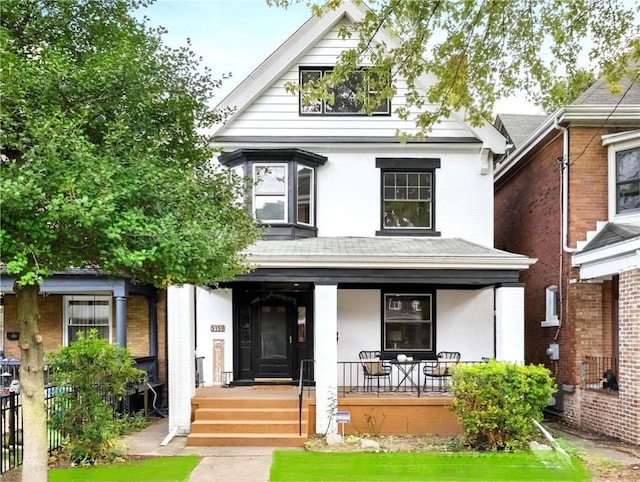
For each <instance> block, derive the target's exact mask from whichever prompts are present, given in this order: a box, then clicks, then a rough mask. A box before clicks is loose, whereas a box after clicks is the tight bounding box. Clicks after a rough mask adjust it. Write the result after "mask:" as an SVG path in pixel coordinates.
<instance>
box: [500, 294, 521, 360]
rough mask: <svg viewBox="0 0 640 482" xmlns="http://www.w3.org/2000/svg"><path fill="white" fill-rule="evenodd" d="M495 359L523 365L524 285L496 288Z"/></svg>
mask: <svg viewBox="0 0 640 482" xmlns="http://www.w3.org/2000/svg"><path fill="white" fill-rule="evenodd" d="M496 359H497V360H502V361H510V362H516V363H524V285H523V284H516V283H514V284H509V285H506V284H505V285H501V286H496Z"/></svg>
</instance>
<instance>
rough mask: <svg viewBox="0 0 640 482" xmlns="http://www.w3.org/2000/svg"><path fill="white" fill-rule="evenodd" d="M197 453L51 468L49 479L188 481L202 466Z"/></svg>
mask: <svg viewBox="0 0 640 482" xmlns="http://www.w3.org/2000/svg"><path fill="white" fill-rule="evenodd" d="M199 460H200V458H199V457H198V456H197V455H187V456H183V457H157V458H151V459H145V460H139V461H136V462H123V463H118V464H111V465H101V466H98V467H78V468H71V469H51V470H49V482H93V481H101V482H107V481H108V482H140V481H149V482H150V481H153V482H186V481H187V480H189V475H190V474H191V472H192V471H193V469H195V468H196V465H198V462H199Z"/></svg>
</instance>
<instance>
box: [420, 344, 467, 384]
mask: <svg viewBox="0 0 640 482" xmlns="http://www.w3.org/2000/svg"><path fill="white" fill-rule="evenodd" d="M437 357H438V359H437V360H434V361H433V362H427V363H426V364H425V366H424V367H423V368H422V372H423V373H424V388H423V389H424V390H426V389H427V380H428V379H429V378H431V382H432V386H433V382H434V381H435V380H438V388H439V391H441V392H442V391H443V386H445V385H444V381H445V380H446V379H447V378H449V377H450V376H451V372H450V370H449V368H450V367H452V366H453V365H457V364H458V363H459V362H460V352H457V351H441V352H440V353H438V355H437Z"/></svg>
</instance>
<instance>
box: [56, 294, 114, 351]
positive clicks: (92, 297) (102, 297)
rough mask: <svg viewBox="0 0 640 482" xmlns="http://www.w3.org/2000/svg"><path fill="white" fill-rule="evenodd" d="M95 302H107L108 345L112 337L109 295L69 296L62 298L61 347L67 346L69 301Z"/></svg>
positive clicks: (111, 314) (111, 311) (110, 300)
mask: <svg viewBox="0 0 640 482" xmlns="http://www.w3.org/2000/svg"><path fill="white" fill-rule="evenodd" d="M83 300H96V301H108V302H109V338H108V341H109V343H112V337H113V298H112V297H111V296H110V295H70V296H63V305H62V345H63V346H69V301H83Z"/></svg>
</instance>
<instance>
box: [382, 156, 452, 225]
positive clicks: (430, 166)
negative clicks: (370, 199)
mask: <svg viewBox="0 0 640 482" xmlns="http://www.w3.org/2000/svg"><path fill="white" fill-rule="evenodd" d="M376 168H378V169H380V230H379V231H376V236H440V232H439V231H438V230H436V169H439V168H440V159H437V158H413V157H412V158H381V157H379V158H376ZM389 173H393V174H397V173H405V174H413V173H418V174H424V173H428V174H430V175H431V199H430V202H431V213H430V221H431V223H430V224H431V225H430V227H429V228H425V227H412V228H404V227H386V226H385V210H384V205H385V204H384V203H385V174H389Z"/></svg>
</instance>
